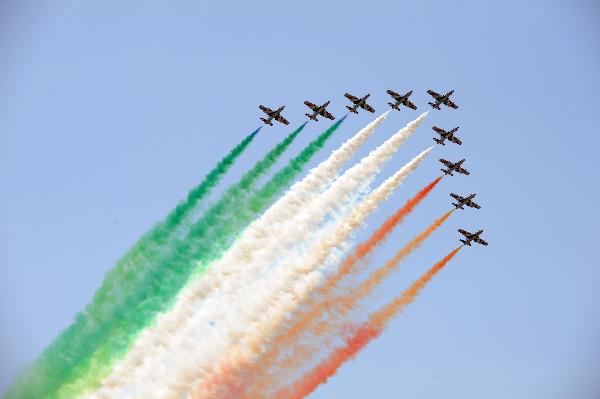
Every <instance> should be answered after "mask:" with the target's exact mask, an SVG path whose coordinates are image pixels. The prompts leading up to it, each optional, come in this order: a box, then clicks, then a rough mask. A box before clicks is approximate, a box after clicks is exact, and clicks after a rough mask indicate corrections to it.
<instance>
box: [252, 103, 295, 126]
mask: <svg viewBox="0 0 600 399" xmlns="http://www.w3.org/2000/svg"><path fill="white" fill-rule="evenodd" d="M258 108H260V110H261V111H262V112H264V113H265V114H267V115H268V116H269V117H268V118H266V119H265V118H260V120H261V121H263V122H264V123H265V125H269V126H273V122H272V120H273V119H275V120H276V121H277V122H279V123H283V124H284V125H289V124H290V123H289V122H288V120H287V119H285V118H284V117H283V116H282V115H281V111H283V109H284V108H285V106H284V105H282V106H281V107H279V108H277V109H276V110H275V111H273V110H272V109H271V108H269V107H265V106H264V105H259V106H258Z"/></svg>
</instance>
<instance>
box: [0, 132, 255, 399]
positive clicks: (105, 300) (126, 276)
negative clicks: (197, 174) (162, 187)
mask: <svg viewBox="0 0 600 399" xmlns="http://www.w3.org/2000/svg"><path fill="white" fill-rule="evenodd" d="M260 129H261V127H259V128H258V129H256V130H255V131H253V132H252V133H250V134H249V135H247V136H246V137H245V138H244V139H243V140H242V141H241V142H240V143H239V144H238V145H237V146H235V147H234V148H233V149H232V150H231V151H230V152H229V153H228V154H227V155H226V156H225V157H224V158H223V159H222V160H221V161H219V163H218V164H217V165H216V166H215V167H214V168H213V169H212V170H211V171H210V172H209V173H208V174H207V175H206V176H205V177H204V179H203V180H202V182H201V183H200V184H199V185H198V186H196V187H194V188H193V189H192V190H191V191H190V192H189V193H188V195H187V197H186V199H185V200H184V201H181V202H180V203H179V204H177V206H176V207H175V209H173V210H172V211H171V212H170V213H169V214H168V215H167V216H166V217H165V219H164V220H163V221H162V222H160V223H158V224H156V225H155V226H154V227H153V228H152V229H151V230H150V231H148V232H147V233H145V234H144V235H143V236H142V237H141V238H140V239H138V241H137V242H136V243H135V244H134V245H133V246H132V248H131V249H129V250H128V251H127V253H126V254H125V255H124V256H123V257H122V258H121V259H119V260H118V261H117V264H116V265H115V267H114V268H113V270H111V271H109V272H108V273H107V274H106V276H105V278H104V281H103V283H102V286H101V287H100V288H99V289H98V290H97V291H96V293H95V294H94V297H93V298H92V300H91V302H90V303H89V304H88V305H87V306H86V308H85V310H84V311H83V312H81V313H79V314H78V315H77V316H76V318H75V320H74V322H73V324H72V325H71V326H69V327H68V328H67V329H65V330H64V331H62V332H61V333H60V334H59V336H58V337H56V339H55V340H54V342H52V343H51V344H50V345H49V346H48V347H47V348H46V349H45V350H44V351H43V352H42V354H41V355H40V356H39V358H38V359H37V360H36V361H35V363H33V364H31V365H30V366H28V367H27V369H26V370H24V371H23V372H22V373H21V375H20V377H19V378H18V379H16V380H15V382H14V384H13V385H12V386H11V387H10V389H9V391H8V392H7V397H9V398H10V397H19V398H26V397H28V395H33V394H34V393H33V391H34V389H33V388H32V385H36V388H35V389H36V390H38V392H46V386H47V384H49V385H54V384H56V383H60V382H61V381H60V378H61V371H59V370H60V369H61V368H62V367H70V366H69V364H65V357H66V358H69V355H68V352H69V351H70V350H73V349H74V348H73V343H74V342H75V341H76V340H77V339H78V338H79V337H81V336H82V335H84V334H86V333H87V331H88V330H89V328H91V326H93V324H94V323H95V321H94V320H90V315H92V314H97V313H98V312H101V311H105V309H106V308H107V307H110V306H111V305H112V298H115V297H117V296H119V294H120V293H121V292H123V291H124V290H128V289H130V286H131V285H132V284H136V283H137V282H138V281H139V279H140V276H142V275H143V274H144V273H145V272H146V271H147V270H148V268H149V267H150V266H151V264H152V262H153V261H154V260H155V259H156V257H157V256H159V255H160V254H161V252H162V251H163V250H164V247H165V245H168V243H169V242H170V241H171V240H172V239H173V237H176V236H177V230H178V229H184V228H185V227H186V226H187V225H188V224H189V222H190V220H189V218H190V216H191V214H192V213H193V211H194V210H196V209H198V207H199V205H200V204H201V203H202V202H203V200H204V199H205V198H206V197H207V196H208V195H209V194H210V192H211V191H212V189H213V188H214V187H215V186H216V185H217V184H218V183H219V182H220V181H221V180H222V178H223V176H224V175H225V174H226V173H227V172H228V171H229V169H230V168H231V167H232V166H233V164H234V163H235V162H236V161H237V159H238V158H239V157H240V156H241V155H242V153H243V152H244V151H245V150H246V149H247V148H248V146H249V145H250V144H251V143H252V141H253V140H254V138H255V137H256V135H257V134H258V132H259V131H260ZM46 380H47V381H46ZM28 391H31V392H30V393H28ZM37 397H39V396H37Z"/></svg>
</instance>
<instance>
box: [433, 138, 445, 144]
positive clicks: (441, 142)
mask: <svg viewBox="0 0 600 399" xmlns="http://www.w3.org/2000/svg"><path fill="white" fill-rule="evenodd" d="M433 141H435V142H436V143H438V144H441V145H446V143H444V142H443V141H442V140H440V139H436V138H434V139H433Z"/></svg>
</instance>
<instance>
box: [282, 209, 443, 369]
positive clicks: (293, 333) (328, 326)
mask: <svg viewBox="0 0 600 399" xmlns="http://www.w3.org/2000/svg"><path fill="white" fill-rule="evenodd" d="M453 212H454V210H451V211H449V212H447V213H446V214H444V215H443V216H442V217H440V218H438V219H437V220H435V221H434V222H433V223H432V224H431V225H429V226H428V227H427V228H426V229H425V230H424V231H423V232H421V233H420V234H418V235H417V236H416V237H415V238H413V239H412V240H411V241H410V242H408V243H407V244H406V245H405V246H404V247H402V248H401V249H400V250H399V251H398V252H396V254H395V255H394V256H393V257H392V258H391V259H390V260H388V261H387V262H386V263H385V264H384V266H382V267H380V268H379V269H376V270H375V271H374V272H372V273H371V274H370V275H369V276H368V277H367V279H366V280H365V281H363V282H362V283H361V284H360V285H359V286H352V285H350V286H342V287H337V288H338V290H337V291H339V292H338V295H332V294H331V293H330V292H327V291H324V292H322V295H321V298H322V301H313V303H311V304H310V305H309V306H308V307H307V310H306V311H305V314H301V315H299V316H298V317H297V322H296V323H294V325H293V326H292V327H291V328H290V332H288V333H287V334H289V335H290V337H288V338H286V339H285V341H284V342H283V343H282V344H283V345H286V344H288V345H290V346H292V347H293V349H294V351H293V354H292V356H290V357H289V358H288V359H286V360H285V362H283V364H281V365H280V366H281V368H282V369H291V368H295V367H296V366H297V365H299V364H303V363H306V362H308V360H309V359H310V357H311V354H312V352H311V348H310V347H302V346H299V345H298V342H297V341H296V342H295V341H294V340H293V339H294V337H297V336H298V335H299V334H300V333H302V332H306V330H309V331H312V332H313V333H315V334H318V335H320V336H326V335H327V334H332V333H335V332H337V331H339V329H340V328H341V326H342V325H343V320H345V319H346V317H347V316H348V313H349V312H350V311H351V310H352V309H353V308H355V306H356V304H357V303H358V302H359V301H360V300H361V299H363V298H364V297H366V296H367V295H368V294H369V293H370V292H371V291H372V290H373V288H375V287H376V286H377V285H378V284H380V283H381V281H382V280H383V279H384V278H385V277H387V276H388V275H389V274H390V273H391V272H393V271H394V270H395V269H396V268H397V267H398V264H399V263H400V262H401V261H402V260H403V259H404V258H405V257H406V256H408V255H409V254H410V253H412V252H413V251H414V250H415V249H417V248H418V247H419V246H420V245H421V244H422V243H423V241H425V240H426V239H427V238H428V237H429V236H430V235H431V234H432V233H433V232H434V231H435V230H437V229H438V228H439V227H440V226H441V225H442V224H443V223H444V222H445V221H446V219H448V218H449V217H450V215H451V214H452V213H453ZM327 294H329V295H327ZM325 314H327V315H328V317H324V315H325ZM300 328H303V329H304V330H300Z"/></svg>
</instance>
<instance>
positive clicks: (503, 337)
mask: <svg viewBox="0 0 600 399" xmlns="http://www.w3.org/2000/svg"><path fill="white" fill-rule="evenodd" d="M34 3H35V4H34ZM598 16H599V8H598V5H597V4H595V3H594V2H592V1H587V2H586V1H572V2H567V1H564V2H559V1H529V2H520V1H505V2H493V3H490V2H478V1H466V0H458V1H421V2H400V1H369V2H361V1H347V2H343V3H334V2H327V3H325V2H317V1H304V2H295V3H293V4H287V3H285V2H245V3H242V4H235V3H224V2H199V1H171V2H165V1H152V0H146V1H129V2H122V1H114V0H105V1H95V2H76V1H53V2H33V1H10V0H4V1H3V2H2V3H0V51H1V53H2V54H3V56H2V57H1V60H0V220H1V221H2V222H1V223H0V266H1V267H0V279H1V281H2V283H3V290H2V291H1V293H0V318H1V319H0V320H1V323H2V328H1V329H0V358H1V359H2V362H1V363H0V391H4V390H5V389H6V387H7V386H8V384H9V383H10V381H11V379H12V378H13V377H14V375H15V374H16V372H17V370H18V369H19V368H20V367H22V366H23V365H24V364H25V363H26V362H28V361H31V360H33V359H34V358H35V357H36V356H37V355H38V354H39V353H40V351H41V350H42V349H43V348H44V347H45V346H46V345H47V344H48V343H50V342H51V340H52V339H53V338H54V337H55V336H56V335H57V333H58V332H59V331H60V330H61V329H62V328H64V327H66V326H67V325H68V324H69V323H70V321H71V320H72V317H73V316H74V314H75V313H76V312H77V311H78V310H80V309H82V308H83V307H84V306H85V304H86V303H87V302H88V301H89V299H90V298H91V296H92V295H93V293H94V291H95V289H96V288H97V287H98V286H99V285H100V283H101V281H102V276H103V274H104V273H105V272H106V271H107V270H109V269H110V268H111V267H112V265H113V264H114V262H115V260H116V259H117V258H118V257H119V256H120V255H122V254H123V253H124V252H125V251H126V250H127V249H128V247H129V246H130V245H131V244H132V243H133V242H134V241H135V240H136V238H137V237H139V236H140V235H141V234H142V233H143V232H145V231H146V230H147V229H149V228H150V227H151V226H152V225H153V224H154V223H155V222H156V221H158V220H159V219H160V218H161V217H162V216H164V215H165V214H166V213H167V212H168V211H169V210H170V209H171V208H172V207H173V206H174V205H175V204H176V203H177V202H178V201H179V200H180V199H181V198H183V197H184V196H185V194H186V192H187V190H189V189H190V188H191V187H193V186H194V185H195V184H196V183H197V182H198V181H199V180H200V179H201V177H202V176H203V174H204V173H205V172H206V171H208V170H209V168H211V167H212V166H213V165H214V164H215V163H216V162H217V161H218V160H219V159H220V158H221V157H222V156H223V155H224V154H225V153H226V152H227V151H228V150H229V148H231V147H232V146H233V145H235V144H236V143H237V142H238V141H239V140H240V139H241V138H242V137H243V136H244V135H245V134H247V133H248V132H250V131H251V130H253V129H254V128H255V127H256V126H258V123H259V122H260V121H259V120H258V117H259V116H260V115H259V110H258V109H257V107H258V105H259V104H261V103H262V104H265V105H269V106H277V105H280V104H286V105H287V107H286V110H285V111H286V113H285V115H286V117H287V118H288V119H289V120H290V121H291V123H292V125H294V124H296V123H298V122H300V121H302V120H303V119H304V112H306V110H305V108H304V105H303V104H302V102H303V101H304V100H307V99H308V100H310V101H312V102H316V103H320V102H323V101H325V100H329V99H330V100H332V103H331V106H330V109H331V111H332V112H333V113H334V114H336V115H341V114H342V113H344V111H345V109H344V106H345V105H346V100H345V99H344V98H343V93H344V92H345V91H351V92H353V93H355V94H356V95H359V94H362V93H366V92H371V93H372V105H373V106H374V107H375V108H376V109H377V111H378V112H379V111H383V110H385V108H386V107H387V105H386V103H387V101H388V98H387V95H386V94H385V90H386V89H388V88H392V89H395V90H397V91H406V90H414V91H415V94H414V95H413V97H412V99H413V100H414V102H415V103H416V104H417V105H418V106H419V110H422V109H425V107H426V102H427V101H428V99H427V95H426V93H425V91H426V90H427V89H428V88H432V89H434V90H440V91H443V90H449V89H455V90H456V93H455V96H454V98H455V100H456V102H457V103H458V104H459V105H460V108H459V109H458V110H456V111H452V110H448V109H444V110H442V111H436V112H431V113H430V116H429V118H428V120H427V121H426V122H425V124H424V125H423V126H422V127H421V128H420V130H419V132H418V133H417V135H416V136H415V137H413V138H412V139H411V140H410V142H409V143H408V144H407V145H406V146H404V147H403V148H402V150H401V151H400V152H399V153H398V155H397V156H396V157H395V158H394V159H393V160H392V161H391V162H389V164H388V165H387V167H386V169H385V171H384V173H382V176H381V178H382V179H383V178H384V177H385V176H386V175H388V174H391V173H393V171H395V170H396V169H397V168H399V167H400V166H401V165H403V164H404V163H405V162H406V161H407V160H408V159H410V158H412V156H414V155H415V154H416V153H418V152H419V151H421V150H422V149H424V148H425V147H427V146H429V145H431V144H432V143H433V142H432V140H431V138H432V137H433V136H432V132H431V131H430V130H429V129H430V128H431V126H432V125H434V124H435V125H438V126H441V127H444V128H451V127H454V126H460V130H459V133H460V135H459V137H460V138H461V139H462V141H463V145H462V146H453V145H446V146H445V147H439V146H438V148H436V149H435V152H434V154H432V156H431V159H429V160H428V162H426V163H425V164H424V165H423V166H422V167H421V168H420V169H419V171H418V172H417V173H415V174H414V175H413V176H411V177H410V179H408V180H407V182H406V184H405V185H404V186H403V187H402V189H401V190H399V191H398V193H397V194H396V195H394V197H393V198H392V199H391V201H390V202H389V203H388V204H386V205H384V206H382V207H381V208H380V209H379V211H378V212H377V214H375V215H373V217H372V218H371V219H370V220H369V228H368V229H365V230H364V231H361V232H359V233H358V235H357V239H361V238H364V237H366V235H367V233H368V232H369V229H372V228H373V227H374V226H376V225H377V223H379V222H380V221H381V220H383V219H384V218H385V216H386V215H388V214H390V213H391V212H393V210H394V209H395V208H396V207H397V206H398V204H400V203H402V202H403V201H404V200H406V198H408V197H409V196H410V195H412V194H413V193H414V192H416V191H417V190H418V189H419V188H420V187H422V186H423V185H424V184H425V183H427V182H429V181H430V180H431V179H432V178H434V177H435V176H437V173H438V169H439V165H438V164H437V162H435V160H436V159H437V158H439V157H442V156H443V157H444V158H447V159H451V160H454V159H460V158H462V157H465V158H467V162H466V163H465V166H466V167H467V168H469V169H470V170H471V175H470V176H468V177H466V176H458V177H453V178H450V179H444V181H443V182H442V183H441V184H440V186H438V188H437V189H436V191H434V192H433V193H432V195H431V196H430V198H428V200H427V201H426V202H425V203H424V204H423V205H422V206H421V207H420V208H419V209H417V211H416V212H415V213H414V214H413V215H411V216H410V218H409V219H408V220H407V221H406V223H405V224H404V225H403V226H402V227H401V228H400V229H399V230H398V231H397V232H396V233H394V235H393V236H392V238H391V239H390V240H389V242H388V243H387V244H386V245H385V246H384V247H383V248H382V250H381V251H380V253H379V254H378V256H377V257H376V260H375V263H377V262H381V261H383V260H385V259H386V258H387V257H388V256H390V255H391V254H392V253H393V252H394V251H395V250H396V249H397V248H398V246H399V245H402V243H403V242H405V241H406V240H408V239H409V238H410V237H411V236H412V235H413V234H415V233H416V232H418V231H420V229H422V228H423V227H424V226H426V225H427V224H428V223H430V222H431V221H432V220H433V219H434V218H435V217H437V216H439V215H441V214H442V213H443V212H445V211H446V210H447V209H449V204H450V201H449V200H450V198H449V197H448V193H449V192H450V191H453V192H459V193H468V192H476V193H478V200H479V202H480V203H481V205H482V206H483V209H481V211H479V212H474V211H471V210H468V211H465V212H462V213H460V214H455V215H453V216H452V218H451V219H450V221H449V222H448V223H447V224H446V225H445V226H444V227H443V228H442V229H441V230H440V231H439V232H437V234H436V235H435V236H434V237H433V238H432V239H431V240H430V241H428V242H427V243H426V244H425V245H424V246H423V248H422V249H421V250H420V251H418V252H417V253H415V254H414V255H413V256H412V257H411V258H410V259H409V260H408V261H407V262H405V263H404V264H403V266H402V271H401V272H400V273H398V274H397V275H396V276H394V277H393V278H392V279H390V281H389V282H387V283H386V284H385V287H384V289H383V290H381V291H380V292H379V294H378V296H377V297H376V298H375V299H374V300H373V305H375V304H378V303H383V302H385V301H386V300H389V299H390V298H392V297H393V296H394V295H395V294H397V293H398V292H400V290H401V289H402V287H404V286H406V285H407V284H408V283H410V281H411V280H412V279H414V278H415V277H416V276H417V275H418V274H419V272H421V271H423V270H424V269H425V268H427V267H428V266H429V265H431V264H432V263H433V262H435V261H436V260H438V259H439V258H441V256H443V255H444V254H445V253H447V252H448V251H449V250H451V249H453V248H454V247H455V246H456V244H457V238H458V236H457V233H456V229H457V228H459V227H464V228H466V229H476V228H479V227H483V228H485V229H486V232H485V238H486V239H487V240H488V241H489V242H490V245H489V246H488V247H486V248H466V250H463V251H461V253H460V254H459V255H458V256H457V258H456V259H455V260H454V261H453V262H452V264H451V265H450V267H449V268H448V269H447V270H445V271H444V272H443V273H442V274H441V275H440V276H439V278H437V279H436V280H435V281H434V282H433V283H432V284H431V285H430V286H429V287H428V288H427V290H426V291H425V292H424V293H423V295H422V297H421V298H420V299H419V300H418V301H417V302H416V303H415V304H414V305H413V306H411V307H410V308H409V309H407V311H406V312H405V313H404V314H402V315H401V316H400V317H398V318H397V319H396V320H395V321H394V323H392V325H391V326H390V328H389V329H388V330H387V331H386V332H385V334H384V335H383V336H382V337H381V338H380V339H379V340H377V341H376V342H374V343H373V344H372V345H370V346H369V347H368V348H367V349H366V350H365V351H364V352H363V353H361V354H360V355H359V356H358V358H357V359H356V360H355V361H353V362H351V363H349V364H347V365H346V366H344V367H343V368H342V369H341V371H340V373H339V374H338V375H337V376H336V377H335V378H333V379H332V380H331V381H330V382H329V383H328V384H327V385H326V386H324V387H322V388H321V389H319V390H318V391H317V392H316V393H315V394H314V398H328V397H344V398H362V397H365V396H366V395H370V396H373V395H375V396H376V397H378V398H396V397H400V396H402V397H419V398H439V397H442V396H443V397H450V398H463V399H469V398H480V397H486V398H505V397H511V398H534V397H544V398H566V397H569V398H573V397H577V398H587V397H590V398H591V397H597V394H598V390H599V389H600V386H599V385H598V382H597V378H596V377H597V375H598V372H599V371H600V367H599V366H600V365H599V363H598V359H600V347H599V345H598V340H597V337H598V335H599V334H600V323H599V321H598V305H599V303H600V294H599V293H598V292H599V290H598V288H597V287H598V283H600V269H599V267H600V253H599V250H598V242H597V241H598V233H597V230H596V229H597V227H598V226H599V225H600V223H599V222H600V218H599V216H598V212H597V210H596V205H597V204H598V199H599V190H598V186H597V181H598V178H597V173H596V170H597V167H598V165H597V164H596V162H597V161H598V160H599V158H598V156H597V148H598V144H600V139H599V135H598V126H600V113H599V112H598V110H599V106H600V99H599V96H598V93H599V90H600V84H599V83H600V75H599V74H598V71H600V51H599V50H600V48H599V42H598V39H597V38H598V37H600V35H599V33H600V32H599V29H598V25H597V18H598ZM416 115H417V112H413V111H410V110H406V109H403V110H402V111H401V112H400V113H398V112H395V111H394V113H393V114H392V115H391V116H390V118H388V120H387V121H386V123H385V125H383V126H382V127H381V128H380V129H379V130H378V132H377V134H376V135H375V136H374V137H373V138H372V139H371V140H370V141H369V143H368V145H367V146H365V148H364V149H363V150H362V152H361V154H364V153H365V152H366V151H368V150H369V149H370V148H372V147H374V146H375V145H377V144H379V143H380V142H382V141H383V140H384V139H385V138H386V137H388V136H389V135H390V134H391V133H393V132H394V131H395V130H396V129H398V128H399V127H401V126H402V125H404V124H405V123H406V122H408V121H409V120H410V119H412V118H414V117H416ZM371 119H372V116H371V115H367V114H366V113H362V114H360V115H358V116H355V115H352V116H351V117H350V118H348V120H347V121H346V122H345V123H344V125H343V127H342V128H341V129H340V130H339V132H338V133H336V136H335V137H334V139H333V140H332V141H331V142H330V143H329V144H328V146H327V149H326V150H324V151H323V152H322V153H321V154H319V155H318V156H317V157H316V159H315V160H314V161H313V163H312V164H313V165H314V164H316V163H317V162H318V161H320V160H321V159H323V158H324V157H325V156H326V154H327V152H328V151H331V150H332V149H334V148H335V147H336V146H337V145H339V144H340V143H341V142H343V141H344V140H345V139H346V138H348V137H349V136H350V135H351V134H352V133H354V132H355V131H356V130H357V129H359V128H360V127H362V126H363V125H364V124H366V123H367V122H369V121H370V120H371ZM326 126H327V124H326V123H325V122H320V123H319V124H316V125H315V124H310V125H309V126H308V127H307V129H305V131H304V132H303V133H302V137H301V139H300V140H299V142H298V143H296V144H295V145H294V147H293V149H292V150H291V151H290V153H289V154H288V155H289V156H291V155H293V154H294V153H295V152H297V151H298V150H299V149H300V148H302V146H303V144H305V143H306V142H308V141H310V140H311V139H312V138H313V137H314V136H315V135H316V134H318V132H320V131H321V130H322V129H324V128H325V127H326ZM288 131H289V128H285V127H281V126H278V127H275V128H265V129H263V130H262V131H261V133H260V135H259V137H258V139H257V140H256V142H255V143H253V145H252V147H251V149H250V150H249V151H248V152H247V153H246V154H245V155H244V157H243V159H242V161H241V162H240V163H239V164H238V165H236V167H235V168H234V171H233V173H232V174H231V175H230V176H229V177H228V178H227V182H233V181H234V180H235V179H236V178H237V177H239V176H240V174H241V173H242V172H243V170H244V168H245V167H247V166H248V165H251V164H252V163H253V161H255V160H256V159H258V158H259V157H261V156H262V155H263V154H264V153H265V152H266V151H267V150H268V149H269V148H270V147H271V146H272V145H273V144H274V143H275V142H276V141H277V140H279V139H280V137H281V136H282V135H284V134H286V133H287V132H288Z"/></svg>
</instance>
